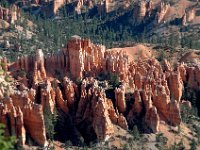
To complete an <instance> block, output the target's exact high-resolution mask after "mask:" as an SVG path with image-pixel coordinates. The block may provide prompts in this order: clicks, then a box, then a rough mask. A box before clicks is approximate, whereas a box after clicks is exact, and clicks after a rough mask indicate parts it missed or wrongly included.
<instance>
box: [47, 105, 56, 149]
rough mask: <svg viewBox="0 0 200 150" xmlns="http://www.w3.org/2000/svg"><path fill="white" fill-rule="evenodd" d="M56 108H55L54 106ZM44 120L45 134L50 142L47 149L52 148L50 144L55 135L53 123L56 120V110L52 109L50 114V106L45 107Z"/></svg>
mask: <svg viewBox="0 0 200 150" xmlns="http://www.w3.org/2000/svg"><path fill="white" fill-rule="evenodd" d="M55 109H56V108H55ZM44 120H45V128H46V134H47V135H46V136H47V139H48V140H49V142H50V144H49V146H48V149H54V145H53V144H52V142H53V140H54V135H55V124H56V122H57V112H56V110H54V113H53V114H52V112H51V110H50V107H45V109H44Z"/></svg>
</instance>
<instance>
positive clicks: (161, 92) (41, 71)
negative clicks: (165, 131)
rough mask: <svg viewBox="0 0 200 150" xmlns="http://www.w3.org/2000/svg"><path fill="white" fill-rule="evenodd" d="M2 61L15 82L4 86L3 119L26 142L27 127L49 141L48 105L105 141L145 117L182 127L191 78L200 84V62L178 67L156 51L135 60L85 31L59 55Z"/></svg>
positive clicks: (152, 124) (154, 123) (153, 124)
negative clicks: (112, 81)
mask: <svg viewBox="0 0 200 150" xmlns="http://www.w3.org/2000/svg"><path fill="white" fill-rule="evenodd" d="M0 62H1V63H2V62H3V63H4V64H5V65H3V66H1V68H0V69H3V70H7V71H9V74H10V75H11V76H13V81H14V82H12V83H7V82H5V83H6V84H8V87H9V88H8V90H6V88H4V87H0V97H1V100H0V113H1V115H0V122H3V123H5V124H6V125H7V128H6V134H7V135H16V136H17V137H19V138H20V142H21V143H22V144H25V143H26V139H27V138H28V137H26V135H27V134H26V133H28V135H29V136H31V138H32V139H33V140H34V141H35V142H36V143H37V144H38V145H41V146H45V145H46V144H47V137H46V128H45V118H44V117H45V115H44V113H45V111H46V110H47V108H49V110H50V113H51V114H54V112H55V110H56V109H58V110H59V112H62V113H61V114H63V116H68V117H72V118H73V119H71V120H72V121H71V122H72V123H73V125H74V126H73V128H76V127H78V129H77V130H80V132H81V133H82V134H83V135H84V134H86V132H87V133H88V132H89V133H90V132H91V134H94V135H95V136H96V137H97V138H98V140H107V139H108V138H109V137H111V136H112V134H113V133H114V126H120V127H121V128H123V129H126V130H127V129H129V128H131V127H132V126H133V125H134V123H135V120H137V119H141V121H144V123H146V124H147V126H148V127H149V128H150V129H151V130H152V132H158V131H159V130H160V128H159V125H160V121H164V122H166V123H168V124H169V125H173V126H178V125H180V123H181V116H180V106H179V105H180V103H181V98H182V94H183V93H182V91H183V89H184V85H187V87H188V88H192V89H195V88H197V87H198V85H200V78H199V74H200V67H199V65H198V64H184V63H181V64H177V66H176V67H172V66H171V65H170V64H169V62H167V61H166V60H165V61H164V62H163V64H161V63H160V62H158V61H157V60H156V59H152V58H151V59H146V60H143V61H141V60H140V61H132V62H129V59H128V56H127V55H126V53H124V52H121V51H118V52H111V51H109V50H106V49H105V46H102V45H97V44H93V43H92V42H91V41H90V40H86V39H81V38H80V37H78V36H73V37H72V39H71V40H70V41H68V43H67V45H66V47H65V48H63V49H62V50H61V51H59V52H58V53H56V54H51V55H47V56H44V54H43V52H42V50H36V54H35V55H34V56H23V57H21V58H19V59H18V60H17V61H16V62H15V63H13V64H11V65H9V64H8V63H7V60H6V59H2V60H0ZM49 66H51V67H49ZM100 73H101V74H104V75H105V76H106V75H107V74H109V73H110V74H111V73H112V74H114V75H116V76H118V77H119V80H120V81H121V82H120V85H119V86H118V87H113V86H114V85H110V84H109V81H106V77H105V79H103V81H98V80H97V78H98V75H99V74H100ZM0 77H1V78H2V79H4V74H2V75H0ZM61 116H62V115H61ZM61 116H60V117H61ZM63 116H62V117H63ZM8 120H10V121H8ZM61 120H62V119H61ZM86 127H87V128H86ZM35 129H37V130H35ZM63 134H67V133H63Z"/></svg>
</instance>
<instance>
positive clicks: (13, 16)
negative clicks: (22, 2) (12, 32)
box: [0, 5, 21, 23]
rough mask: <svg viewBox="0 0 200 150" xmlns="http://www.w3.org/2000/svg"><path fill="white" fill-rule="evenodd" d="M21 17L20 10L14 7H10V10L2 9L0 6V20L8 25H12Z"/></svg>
mask: <svg viewBox="0 0 200 150" xmlns="http://www.w3.org/2000/svg"><path fill="white" fill-rule="evenodd" d="M20 16H21V13H20V8H19V7H17V6H16V5H11V6H10V8H3V7H1V6H0V19H2V20H5V21H7V22H8V23H14V22H15V21H17V20H18V19H19V18H20Z"/></svg>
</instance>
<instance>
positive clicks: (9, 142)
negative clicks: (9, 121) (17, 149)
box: [0, 124, 15, 150]
mask: <svg viewBox="0 0 200 150" xmlns="http://www.w3.org/2000/svg"><path fill="white" fill-rule="evenodd" d="M4 128H5V126H4V125H3V124H0V150H10V149H14V144H15V137H5V136H4Z"/></svg>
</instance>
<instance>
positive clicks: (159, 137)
mask: <svg viewBox="0 0 200 150" xmlns="http://www.w3.org/2000/svg"><path fill="white" fill-rule="evenodd" d="M167 140H168V139H167V138H166V137H164V136H163V133H158V134H156V145H155V146H156V147H157V148H158V149H159V150H162V149H164V147H166V144H167Z"/></svg>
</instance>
